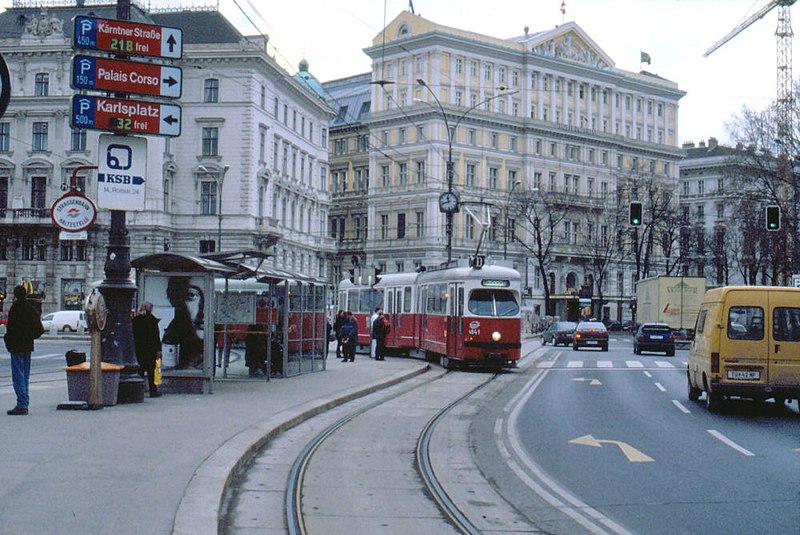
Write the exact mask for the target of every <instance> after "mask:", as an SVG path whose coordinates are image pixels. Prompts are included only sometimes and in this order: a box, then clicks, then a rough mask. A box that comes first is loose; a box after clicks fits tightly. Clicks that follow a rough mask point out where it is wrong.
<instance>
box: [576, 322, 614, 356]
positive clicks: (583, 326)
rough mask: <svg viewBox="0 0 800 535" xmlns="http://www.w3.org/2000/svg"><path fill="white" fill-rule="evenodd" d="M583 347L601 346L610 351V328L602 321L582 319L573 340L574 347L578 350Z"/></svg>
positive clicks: (602, 348)
mask: <svg viewBox="0 0 800 535" xmlns="http://www.w3.org/2000/svg"><path fill="white" fill-rule="evenodd" d="M582 347H599V348H600V349H601V350H603V351H608V330H607V329H606V326H605V325H603V323H602V322H599V321H582V322H580V323H579V324H578V326H577V327H576V328H575V336H574V338H573V340H572V349H573V350H575V351H577V350H578V349H580V348H582Z"/></svg>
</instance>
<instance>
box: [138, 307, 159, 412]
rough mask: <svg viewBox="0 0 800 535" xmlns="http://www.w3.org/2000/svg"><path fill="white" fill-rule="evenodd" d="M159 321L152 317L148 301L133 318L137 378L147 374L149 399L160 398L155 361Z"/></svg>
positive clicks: (156, 357) (157, 350) (157, 352)
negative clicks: (137, 364)
mask: <svg viewBox="0 0 800 535" xmlns="http://www.w3.org/2000/svg"><path fill="white" fill-rule="evenodd" d="M159 321H160V320H159V319H158V318H157V317H155V316H154V315H153V303H150V302H148V301H144V302H142V304H140V305H139V310H138V312H137V313H136V316H135V317H134V318H133V348H134V351H135V352H136V360H138V361H139V376H140V377H141V378H142V379H144V376H145V374H147V386H148V389H149V390H150V397H151V398H157V397H160V396H161V394H160V393H159V391H158V386H157V385H156V359H160V358H161V336H160V333H159V331H158V322H159Z"/></svg>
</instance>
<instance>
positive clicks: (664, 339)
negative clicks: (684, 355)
mask: <svg viewBox="0 0 800 535" xmlns="http://www.w3.org/2000/svg"><path fill="white" fill-rule="evenodd" d="M642 351H663V352H665V353H666V354H667V356H670V357H671V356H673V355H674V354H675V339H674V338H673V337H672V329H671V328H670V326H669V325H667V324H666V323H642V324H641V325H639V328H638V329H636V333H635V334H634V335H633V352H634V353H635V354H636V355H641V354H642Z"/></svg>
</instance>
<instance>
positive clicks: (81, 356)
mask: <svg viewBox="0 0 800 535" xmlns="http://www.w3.org/2000/svg"><path fill="white" fill-rule="evenodd" d="M65 356H66V357H67V366H75V365H76V364H81V363H82V362H86V353H84V352H83V351H76V350H74V349H70V350H69V351H67V353H66V354H65Z"/></svg>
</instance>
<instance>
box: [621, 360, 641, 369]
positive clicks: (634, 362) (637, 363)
mask: <svg viewBox="0 0 800 535" xmlns="http://www.w3.org/2000/svg"><path fill="white" fill-rule="evenodd" d="M625 365H626V366H628V368H644V364H642V362H641V361H639V360H626V361H625Z"/></svg>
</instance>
